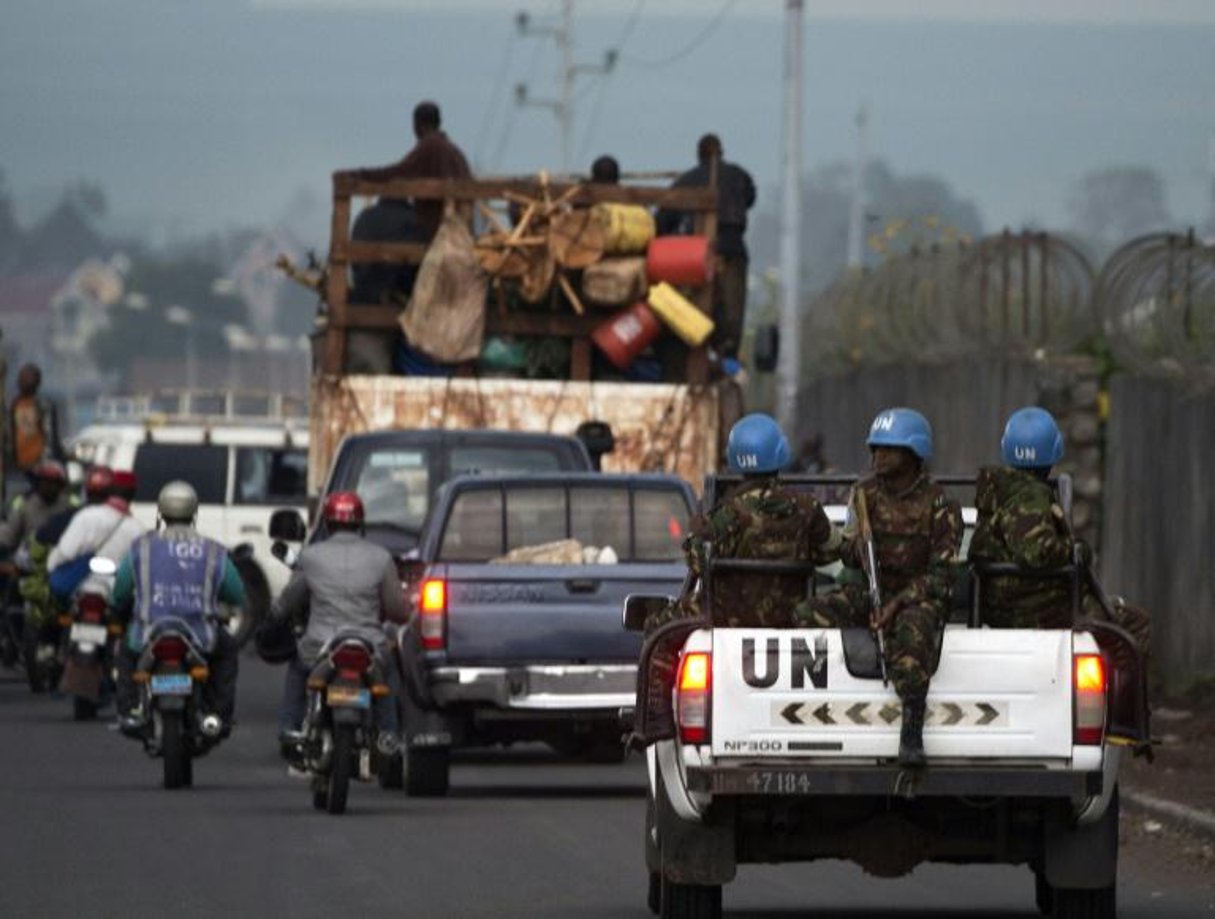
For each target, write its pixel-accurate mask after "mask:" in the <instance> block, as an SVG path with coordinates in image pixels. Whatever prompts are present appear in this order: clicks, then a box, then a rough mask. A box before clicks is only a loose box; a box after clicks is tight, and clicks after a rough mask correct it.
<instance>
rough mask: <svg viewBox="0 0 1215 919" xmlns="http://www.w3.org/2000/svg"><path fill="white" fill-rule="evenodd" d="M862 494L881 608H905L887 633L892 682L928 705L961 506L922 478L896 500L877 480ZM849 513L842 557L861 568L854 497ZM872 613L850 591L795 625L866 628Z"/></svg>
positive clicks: (807, 608)
mask: <svg viewBox="0 0 1215 919" xmlns="http://www.w3.org/2000/svg"><path fill="white" fill-rule="evenodd" d="M856 487H857V488H860V489H863V490H864V492H865V502H866V507H867V509H868V511H869V523H870V526H871V527H872V529H873V539H874V547H875V549H876V551H877V561H878V571H879V575H880V587H881V589H882V601H883V602H884V603H887V602H890V601H891V600H894V599H898V600H899V601H900V606H899V610H898V612H897V613H896V614H895V616H894V619H893V621H892V622H891V623H890V625H889V626H888V627H887V629H886V658H887V666H888V670H889V673H890V679H891V682H892V683H893V684H894V688H895V691H896V692H897V693H898V694H899V697H900V698H902V699H922V698H923V697H924V695H925V694H926V693H927V692H928V682H929V679H930V678H931V676H932V669H933V665H934V663H935V661H934V656H935V653H936V638H937V633H938V631H939V630H940V629H941V628H942V627H943V626H944V624H945V620H946V619H947V618H948V616H949V609H950V606H951V603H952V600H953V585H954V576H955V562H956V559H957V555H958V551H959V549H960V547H961V544H962V511H961V508H960V507H959V506H958V502H957V501H954V500H953V499H952V498H950V497H949V496H948V495H947V494H945V490H944V489H943V488H941V486H939V485H937V484H936V483H934V482H933V481H932V480H931V479H930V478H929V477H928V476H927V475H926V474H923V473H921V475H920V477H919V478H918V479H916V482H915V484H914V485H912V486H911V487H910V488H909V489H907V490H906V491H905V492H903V493H901V494H897V495H896V494H892V493H890V492H889V491H887V490H886V488H885V486H883V485H882V484H881V482H880V481H879V480H878V479H877V478H876V477H874V478H869V479H865V480H864V481H862V482H858V483H857V486H856ZM848 511H849V512H848V520H849V523H848V526H847V527H846V528H845V530H844V543H843V546H842V550H841V553H840V555H841V558H842V559H843V561H844V564H845V565H846V566H848V567H850V568H860V567H861V557H862V554H863V552H864V550H865V547H864V543H863V542H862V540H861V538H860V535H859V533H858V532H857V530H858V526H857V523H856V519H857V514H856V496H855V493H854V494H853V496H852V498H851V499H850V501H849V509H848ZM854 580H855V576H854ZM869 612H870V602H869V593H868V590H867V589H866V588H865V587H862V586H860V585H858V584H856V583H848V584H845V585H844V586H843V587H842V588H840V590H838V591H836V592H835V593H832V594H828V595H826V596H823V597H815V598H813V599H811V600H807V601H805V602H803V603H802V604H800V605H799V606H798V608H797V610H796V611H795V613H794V619H795V623H796V624H797V625H800V626H805V627H811V628H832V629H834V628H847V627H868V625H869Z"/></svg>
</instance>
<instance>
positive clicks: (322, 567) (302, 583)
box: [270, 491, 408, 756]
mask: <svg viewBox="0 0 1215 919" xmlns="http://www.w3.org/2000/svg"><path fill="white" fill-rule="evenodd" d="M321 513H322V516H323V517H324V520H325V527H326V528H327V529H328V531H329V533H330V536H329V538H328V539H326V540H325V541H324V542H318V543H316V544H314V545H311V546H308V547H307V548H305V549H304V550H303V551H302V552H301V553H300V556H299V559H298V560H297V561H296V563H295V570H294V571H293V572H292V574H291V580H290V581H289V582H288V583H287V586H286V587H285V588H283V592H282V594H281V595H280V596H279V598H278V599H277V600H276V601H275V602H274V606H273V608H272V609H271V611H270V616H271V618H272V619H290V620H291V621H292V622H296V623H303V622H306V623H307V626H306V628H305V630H304V634H303V635H302V636H301V638H300V640H299V656H298V657H297V658H296V659H295V660H292V661H291V662H290V663H289V664H288V665H287V676H286V681H285V682H284V685H283V701H282V705H281V706H280V708H279V742H280V744H281V745H282V747H283V752H284V753H285V754H287V755H288V756H290V753H291V744H292V743H293V742H294V740H295V732H296V731H298V730H299V728H300V725H301V724H302V723H303V720H304V715H305V709H306V702H307V683H308V673H309V671H310V670H311V669H312V667H313V665H314V664H315V663H316V660H317V657H318V656H319V655H320V653H321V649H322V648H323V647H324V646H325V643H326V642H328V641H329V640H330V639H331V638H333V636H334V635H336V634H337V633H338V632H340V631H343V630H345V629H353V630H355V631H358V632H359V633H360V634H361V635H362V637H364V638H366V640H367V641H369V642H371V643H372V645H373V646H374V647H375V648H377V649H379V651H380V658H381V663H382V664H383V668H384V672H385V674H386V676H387V680H386V682H387V683H388V685H389V686H390V687H391V688H392V695H390V696H387V697H383V698H378V699H376V700H375V716H376V726H377V728H379V735H378V740H377V743H378V745H379V748H380V752H381V753H384V754H385V755H392V754H393V753H395V752H396V749H397V735H398V732H399V730H400V719H399V718H398V717H397V700H398V698H399V697H400V691H401V689H400V688H401V677H400V672H399V669H398V667H397V665H396V662H395V661H394V660H393V659H392V655H391V652H390V649H389V647H388V646H387V642H386V640H385V635H384V632H383V631H382V630H381V628H380V623H381V622H392V623H397V624H403V623H404V622H405V621H406V620H407V618H408V613H407V611H406V609H405V597H404V594H403V593H402V591H401V579H400V575H399V574H398V573H397V566H396V563H395V562H393V560H392V556H391V555H390V554H389V553H388V550H386V549H384V548H383V547H382V546H377V545H376V544H375V543H373V542H370V541H368V540H366V539H364V538H363V536H362V530H363V520H364V511H363V501H362V499H361V498H360V497H359V496H358V495H357V494H355V493H354V492H352V491H338V492H334V493H333V494H331V495H330V496H329V497H328V498H326V499H325V506H324V508H323V510H322V512H321Z"/></svg>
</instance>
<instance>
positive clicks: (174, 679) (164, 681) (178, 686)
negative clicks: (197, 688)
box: [152, 673, 194, 696]
mask: <svg viewBox="0 0 1215 919" xmlns="http://www.w3.org/2000/svg"><path fill="white" fill-rule="evenodd" d="M193 689H194V679H193V678H192V677H191V676H190V674H188V673H154V674H152V695H154V696H188V695H189V694H190V692H191V691H192V690H193Z"/></svg>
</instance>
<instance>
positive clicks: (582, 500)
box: [439, 484, 688, 562]
mask: <svg viewBox="0 0 1215 919" xmlns="http://www.w3.org/2000/svg"><path fill="white" fill-rule="evenodd" d="M687 523H688V507H687V503H686V501H685V499H684V496H683V494H682V493H681V492H679V491H676V490H673V489H656V488H630V487H628V486H627V485H626V484H622V485H618V486H599V485H587V486H571V487H563V486H560V485H537V486H526V487H512V488H507V489H505V490H500V489H488V488H487V489H472V490H469V491H466V492H464V493H463V494H461V495H459V496H458V497H457V498H456V499H455V501H454V502H453V504H452V508H451V512H450V514H449V515H448V519H447V525H446V527H445V529H444V531H443V540H442V544H441V547H440V550H439V559H440V560H442V561H465V562H483V561H488V560H490V559H492V558H496V557H498V556H500V555H504V554H505V553H507V552H509V551H511V550H514V549H522V548H526V547H530V546H538V545H542V544H544V543H550V542H556V541H557V540H562V539H576V540H578V542H580V543H581V544H582V545H583V546H595V547H596V548H599V549H603V548H606V547H609V546H610V547H611V548H612V550H613V551H614V552H615V553H616V556H617V558H618V559H619V560H620V561H622V562H625V561H632V562H666V561H674V560H678V559H679V558H681V557H682V553H681V550H680V544H681V542H682V540H683V534H684V531H685V530H686V528H687Z"/></svg>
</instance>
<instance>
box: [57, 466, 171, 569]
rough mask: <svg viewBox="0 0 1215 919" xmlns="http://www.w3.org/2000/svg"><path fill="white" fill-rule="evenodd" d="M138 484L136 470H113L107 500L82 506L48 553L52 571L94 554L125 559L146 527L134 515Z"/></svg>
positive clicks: (113, 558) (119, 559) (117, 559)
mask: <svg viewBox="0 0 1215 919" xmlns="http://www.w3.org/2000/svg"><path fill="white" fill-rule="evenodd" d="M135 485H136V480H135V474H134V473H132V472H127V471H125V470H120V471H117V472H112V473H110V487H109V489H108V494H107V496H106V498H105V500H104V501H102V502H100V503H92V504H90V505H89V506H88V507H84V508H81V510H80V511H79V512H78V513H77V514H76V515H75V516H74V517H73V518H72V521H71V523H69V524H68V526H67V529H66V530H64V532H63V535H62V536H60V538H59V541H58V543H57V544H56V545H55V548H54V549H52V550H51V554H50V555H49V556H48V557H47V560H46V564H47V568H48V570H50V571H51V572H52V573H53V572H54V571H55V569H57V568H59V567H60V566H61V565H67V564H71V563H72V562H74V561H76V560H77V559H81V558H83V557H85V556H92V555H99V556H102V557H104V558H108V559H111V560H113V561H115V562H120V561H122V560H123V559H124V558H125V557H126V555H127V553H128V552H129V551H131V546H132V544H134V542H135V540H136V539H138V538H139V537H140V536H142V535H143V534H144V531H145V530H146V529H147V528H146V527H145V526H144V525H143V524H142V523H140V522H139V521H138V520H136V519H135V518H134V517H132V516H131V500H132V499H133V498H134V497H135ZM85 573H87V572H85ZM81 580H83V577H82V578H81Z"/></svg>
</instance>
